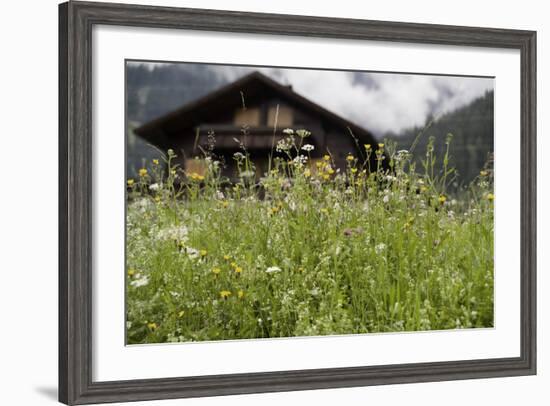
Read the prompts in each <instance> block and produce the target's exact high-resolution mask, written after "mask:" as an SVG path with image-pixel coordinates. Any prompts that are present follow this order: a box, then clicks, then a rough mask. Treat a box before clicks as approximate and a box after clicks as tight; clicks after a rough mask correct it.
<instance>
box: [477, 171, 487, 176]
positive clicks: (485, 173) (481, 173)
mask: <svg viewBox="0 0 550 406" xmlns="http://www.w3.org/2000/svg"><path fill="white" fill-rule="evenodd" d="M479 174H480V176H487V175H489V172H487V171H481V172H479Z"/></svg>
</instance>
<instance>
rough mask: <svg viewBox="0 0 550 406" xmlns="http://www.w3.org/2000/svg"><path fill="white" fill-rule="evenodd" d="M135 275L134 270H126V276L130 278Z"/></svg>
mask: <svg viewBox="0 0 550 406" xmlns="http://www.w3.org/2000/svg"><path fill="white" fill-rule="evenodd" d="M135 274H136V270H135V269H132V268H130V269H128V276H130V277H132V276H134V275H135Z"/></svg>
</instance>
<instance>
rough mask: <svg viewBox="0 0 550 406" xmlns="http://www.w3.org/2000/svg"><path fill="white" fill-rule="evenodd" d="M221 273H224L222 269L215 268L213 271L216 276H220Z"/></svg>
mask: <svg viewBox="0 0 550 406" xmlns="http://www.w3.org/2000/svg"><path fill="white" fill-rule="evenodd" d="M221 271H222V270H221V269H220V268H213V269H212V273H213V274H214V275H217V274H219V273H220V272H221Z"/></svg>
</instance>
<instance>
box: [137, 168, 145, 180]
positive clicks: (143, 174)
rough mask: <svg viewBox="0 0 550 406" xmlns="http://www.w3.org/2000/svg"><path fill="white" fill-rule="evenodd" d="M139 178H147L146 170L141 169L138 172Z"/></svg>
mask: <svg viewBox="0 0 550 406" xmlns="http://www.w3.org/2000/svg"><path fill="white" fill-rule="evenodd" d="M139 176H141V177H142V178H144V177H145V176H147V169H145V168H141V169H140V170H139Z"/></svg>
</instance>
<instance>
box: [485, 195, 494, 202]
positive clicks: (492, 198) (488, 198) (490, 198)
mask: <svg viewBox="0 0 550 406" xmlns="http://www.w3.org/2000/svg"><path fill="white" fill-rule="evenodd" d="M486 198H487V200H489V201H490V202H492V201H493V200H495V195H494V194H492V193H487V196H486Z"/></svg>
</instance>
